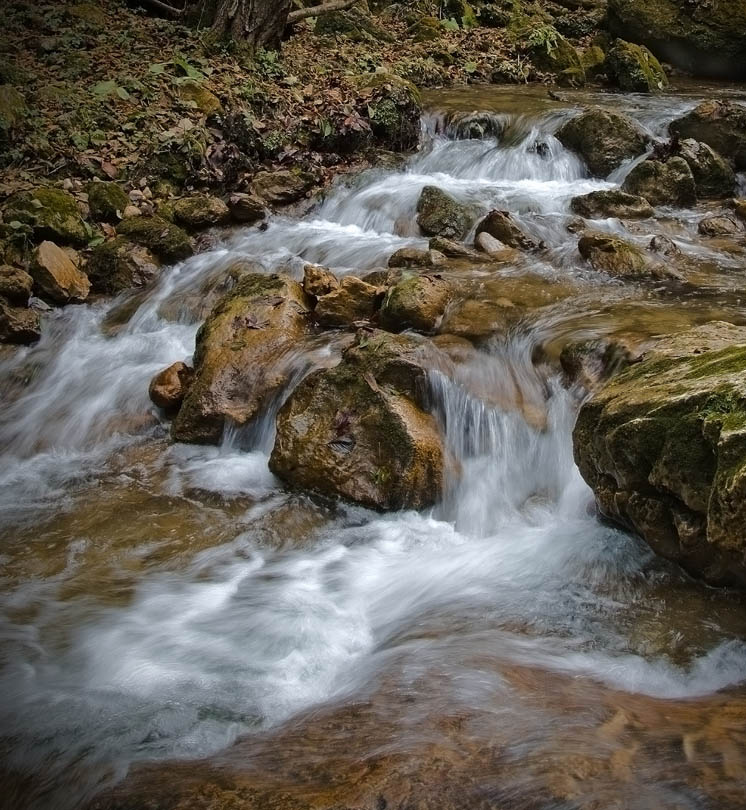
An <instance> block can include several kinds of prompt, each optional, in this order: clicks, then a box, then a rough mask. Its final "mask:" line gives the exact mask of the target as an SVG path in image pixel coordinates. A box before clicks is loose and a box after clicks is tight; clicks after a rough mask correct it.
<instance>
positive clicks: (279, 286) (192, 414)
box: [172, 273, 310, 444]
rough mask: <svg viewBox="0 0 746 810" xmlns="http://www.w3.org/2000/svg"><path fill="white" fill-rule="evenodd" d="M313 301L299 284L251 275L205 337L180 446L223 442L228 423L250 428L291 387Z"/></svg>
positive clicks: (177, 431)
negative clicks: (182, 443)
mask: <svg viewBox="0 0 746 810" xmlns="http://www.w3.org/2000/svg"><path fill="white" fill-rule="evenodd" d="M309 308H310V302H309V300H308V298H307V297H306V295H305V293H304V292H303V289H302V287H301V286H300V284H298V283H297V282H296V281H291V280H290V279H288V278H285V277H283V276H279V275H271V276H268V275H264V274H260V273H249V274H246V275H243V276H241V277H240V278H239V279H238V281H237V283H236V285H235V286H234V288H233V289H232V290H231V292H229V293H228V295H226V296H224V297H223V298H222V299H221V300H220V301H219V302H218V303H217V304H216V305H215V307H214V308H213V310H212V312H211V313H210V315H209V317H208V318H207V320H206V321H205V323H204V324H203V325H202V327H201V328H200V330H199V332H198V333H197V341H196V344H197V345H196V349H195V353H194V374H195V376H194V382H193V384H192V387H191V388H190V389H189V392H188V393H187V395H186V397H185V398H184V402H183V404H182V406H181V409H180V411H179V415H178V416H177V417H176V420H175V421H174V424H173V427H172V436H173V438H174V439H175V440H176V441H183V442H195V443H199V444H217V443H218V442H219V441H220V439H221V437H222V435H223V428H224V426H225V424H226V422H229V423H231V424H235V425H238V426H241V425H246V424H248V423H250V422H251V421H252V420H254V419H255V418H256V417H257V416H259V415H260V414H261V413H262V412H263V411H264V409H265V408H266V407H267V406H268V405H269V403H270V402H271V400H272V398H273V397H275V396H277V395H278V394H279V393H280V391H282V390H283V388H284V387H285V386H286V385H287V383H288V380H289V379H290V376H291V375H292V373H293V371H294V357H293V351H294V349H295V348H296V345H297V343H298V341H299V340H300V339H301V338H302V337H303V335H304V334H305V332H306V328H307V317H306V313H307V311H308V310H309Z"/></svg>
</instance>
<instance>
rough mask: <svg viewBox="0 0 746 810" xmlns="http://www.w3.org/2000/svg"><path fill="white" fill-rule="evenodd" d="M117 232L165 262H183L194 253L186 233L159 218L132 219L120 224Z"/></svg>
mask: <svg viewBox="0 0 746 810" xmlns="http://www.w3.org/2000/svg"><path fill="white" fill-rule="evenodd" d="M117 231H118V232H119V233H120V234H121V235H123V236H127V237H128V238H129V239H130V240H131V241H133V242H135V243H136V244H138V245H144V246H145V247H146V248H148V249H149V250H152V251H153V253H155V255H156V256H159V257H160V258H161V259H163V261H166V262H178V261H183V260H184V259H188V258H189V257H190V256H191V255H192V253H193V252H194V249H193V248H192V243H191V241H190V239H189V235H188V234H187V233H186V231H183V230H182V229H181V228H179V227H178V226H176V225H172V224H171V223H170V222H167V221H166V220H165V219H161V217H132V219H126V220H124V222H122V223H120V225H119V227H118V228H117Z"/></svg>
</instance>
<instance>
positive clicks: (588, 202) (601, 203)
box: [570, 189, 654, 219]
mask: <svg viewBox="0 0 746 810" xmlns="http://www.w3.org/2000/svg"><path fill="white" fill-rule="evenodd" d="M570 209H571V210H572V212H573V213H574V214H578V215H579V216H581V217H586V218H587V219H606V218H607V217H618V218H619V219H647V218H648V217H652V216H653V214H654V211H653V207H652V206H651V205H650V203H649V202H648V201H647V200H646V199H645V198H644V197H639V196H636V195H634V194H627V193H626V192H625V191H622V190H621V189H609V190H608V191H591V192H590V193H589V194H583V195H582V196H579V197H573V198H572V200H571V201H570Z"/></svg>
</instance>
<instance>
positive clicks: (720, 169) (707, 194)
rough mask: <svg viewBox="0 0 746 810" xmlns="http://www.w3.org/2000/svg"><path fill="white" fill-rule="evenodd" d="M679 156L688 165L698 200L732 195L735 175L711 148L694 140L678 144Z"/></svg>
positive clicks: (688, 139) (687, 139)
mask: <svg viewBox="0 0 746 810" xmlns="http://www.w3.org/2000/svg"><path fill="white" fill-rule="evenodd" d="M678 154H679V156H680V157H682V158H684V160H685V161H686V162H687V163H688V164H689V168H690V169H691V170H692V175H693V176H694V184H695V186H696V189H697V198H698V199H721V198H724V197H730V196H732V195H733V189H734V188H735V187H736V174H735V172H734V171H733V169H732V168H731V165H730V163H728V161H727V160H726V159H725V158H724V157H723V156H722V155H719V154H718V153H717V152H716V151H715V150H714V149H713V148H712V147H711V146H708V145H707V144H706V143H702V142H701V141H695V140H694V138H685V139H684V140H683V141H681V142H680V143H679V152H678Z"/></svg>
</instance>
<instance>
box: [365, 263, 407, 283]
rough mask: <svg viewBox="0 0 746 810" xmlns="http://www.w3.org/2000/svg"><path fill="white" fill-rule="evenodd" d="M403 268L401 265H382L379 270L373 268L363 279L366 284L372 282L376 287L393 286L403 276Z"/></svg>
mask: <svg viewBox="0 0 746 810" xmlns="http://www.w3.org/2000/svg"><path fill="white" fill-rule="evenodd" d="M402 275H403V270H402V269H401V268H400V267H382V268H381V269H379V270H371V271H370V273H366V274H365V275H364V276H363V277H362V280H363V281H364V282H365V283H366V284H372V285H373V286H374V287H391V285H392V284H396V283H397V281H399V279H400V278H401V277H402Z"/></svg>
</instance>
